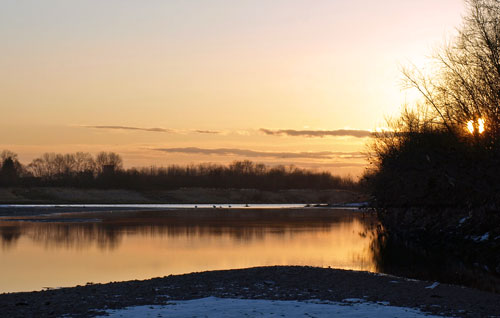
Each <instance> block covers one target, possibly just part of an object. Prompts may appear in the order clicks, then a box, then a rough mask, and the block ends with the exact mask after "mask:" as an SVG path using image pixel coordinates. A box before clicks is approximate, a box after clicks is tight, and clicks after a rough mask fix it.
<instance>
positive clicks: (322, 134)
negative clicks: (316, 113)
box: [260, 128, 373, 138]
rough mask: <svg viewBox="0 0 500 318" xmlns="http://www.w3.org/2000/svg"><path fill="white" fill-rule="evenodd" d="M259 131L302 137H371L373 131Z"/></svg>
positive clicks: (275, 134) (263, 129)
mask: <svg viewBox="0 0 500 318" xmlns="http://www.w3.org/2000/svg"><path fill="white" fill-rule="evenodd" d="M260 131H261V132H263V133H264V134H266V135H271V136H283V135H285V136H294V137H296V136H303V137H320V138H323V137H325V136H335V137H344V136H349V137H356V138H365V137H371V136H372V135H373V133H372V132H371V131H369V130H355V129H337V130H293V129H280V130H270V129H265V128H261V129H260Z"/></svg>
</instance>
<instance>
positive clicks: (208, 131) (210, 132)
mask: <svg viewBox="0 0 500 318" xmlns="http://www.w3.org/2000/svg"><path fill="white" fill-rule="evenodd" d="M193 132H195V133H198V134H214V135H216V134H220V133H221V132H220V131H217V130H200V129H196V130H193Z"/></svg>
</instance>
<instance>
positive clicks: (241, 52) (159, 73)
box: [0, 0, 464, 175]
mask: <svg viewBox="0 0 500 318" xmlns="http://www.w3.org/2000/svg"><path fill="white" fill-rule="evenodd" d="M463 11H464V4H463V2H462V0H439V1H435V0H419V1H417V0H388V1H372V0H330V1H326V0H318V1H310V0H273V1H268V0H238V1H229V0H210V1H208V0H206V1H205V0H188V1H185V0H169V1H160V0H150V1H138V0H135V1H131V0H108V1H97V0H74V1H64V0H57V1H56V0H45V1H35V0H32V1H25V0H3V1H2V9H1V10H0V43H1V50H0V70H1V73H0V74H1V75H0V111H1V116H0V149H10V150H13V151H15V152H17V153H18V154H19V156H20V159H21V161H22V162H24V163H28V162H29V161H30V160H32V159H33V158H34V157H36V156H38V155H40V154H41V153H43V152H49V151H55V152H74V151H89V152H93V153H94V152H97V151H102V150H106V151H110V150H111V151H116V152H118V153H120V154H121V155H122V156H123V157H124V161H125V164H126V166H144V165H151V164H155V165H168V164H171V163H197V162H220V163H224V162H228V161H232V160H235V159H250V160H253V161H258V162H265V163H269V164H280V163H285V164H291V163H294V164H296V165H298V166H303V167H311V168H318V169H327V170H332V171H333V172H338V173H342V174H345V173H352V174H353V175H357V174H359V172H360V171H362V168H363V165H364V164H365V162H364V161H363V159H360V158H359V155H358V152H359V151H363V150H365V149H364V144H365V143H366V139H367V138H366V137H363V133H361V134H358V133H356V132H352V131H347V132H346V131H340V132H339V130H345V129H347V130H362V131H364V132H367V131H369V130H374V129H375V128H376V127H379V126H383V124H384V116H386V115H390V114H395V113H397V111H398V110H399V109H400V106H401V105H402V104H403V103H405V102H408V100H409V99H410V96H409V95H408V94H407V93H405V92H404V91H402V89H401V85H400V78H401V76H400V75H399V66H400V65H401V64H406V63H408V61H413V62H415V63H416V64H420V63H421V62H422V61H423V59H424V58H425V57H426V56H429V55H430V54H431V53H432V51H433V48H436V47H437V46H439V45H440V44H441V43H443V42H444V40H446V39H447V38H449V37H450V36H452V35H453V33H454V30H455V27H457V26H459V25H460V21H461V15H462V14H463ZM152 128H156V129H152ZM318 131H319V132H318ZM322 131H327V132H322ZM365 135H366V134H365Z"/></svg>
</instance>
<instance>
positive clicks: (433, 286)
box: [425, 282, 439, 289]
mask: <svg viewBox="0 0 500 318" xmlns="http://www.w3.org/2000/svg"><path fill="white" fill-rule="evenodd" d="M438 286H439V283H438V282H434V283H433V284H432V285H429V286H427V287H425V288H427V289H434V288H436V287H438Z"/></svg>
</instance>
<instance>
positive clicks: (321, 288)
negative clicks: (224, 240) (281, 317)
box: [0, 266, 500, 318]
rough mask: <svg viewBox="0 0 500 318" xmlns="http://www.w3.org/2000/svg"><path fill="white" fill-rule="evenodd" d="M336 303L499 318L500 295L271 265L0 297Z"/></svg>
mask: <svg viewBox="0 0 500 318" xmlns="http://www.w3.org/2000/svg"><path fill="white" fill-rule="evenodd" d="M210 296H213V297H220V298H243V299H271V300H309V299H320V300H328V301H336V302H341V301H342V300H345V299H352V298H357V299H362V300H365V301H369V302H387V303H389V304H390V305H392V306H400V307H409V308H417V309H420V310H422V311H424V312H429V313H433V314H437V315H447V316H456V317H499V316H498V315H499V314H498V313H499V312H500V305H499V304H500V295H498V294H492V293H487V292H482V291H478V290H474V289H469V288H463V287H459V286H453V285H446V284H437V283H433V282H426V281H416V280H408V279H404V278H399V277H394V276H386V275H379V274H373V273H368V272H356V271H345V270H336V269H327V268H315V267H299V266H273V267H256V268H249V269H240V270H225V271H210V272H202V273H192V274H185V275H175V276H172V275H171V276H167V277H163V278H154V279H150V280H144V281H128V282H117V283H109V284H87V285H86V286H77V287H73V288H62V289H55V290H46V291H41V292H28V293H12V294H0V309H1V313H2V315H4V316H5V317H13V318H15V317H54V316H55V317H60V316H63V315H66V316H70V317H94V316H96V315H99V314H104V313H105V310H109V309H119V308H124V307H129V306H139V305H165V304H168V302H171V301H172V300H188V299H199V298H205V297H210Z"/></svg>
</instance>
